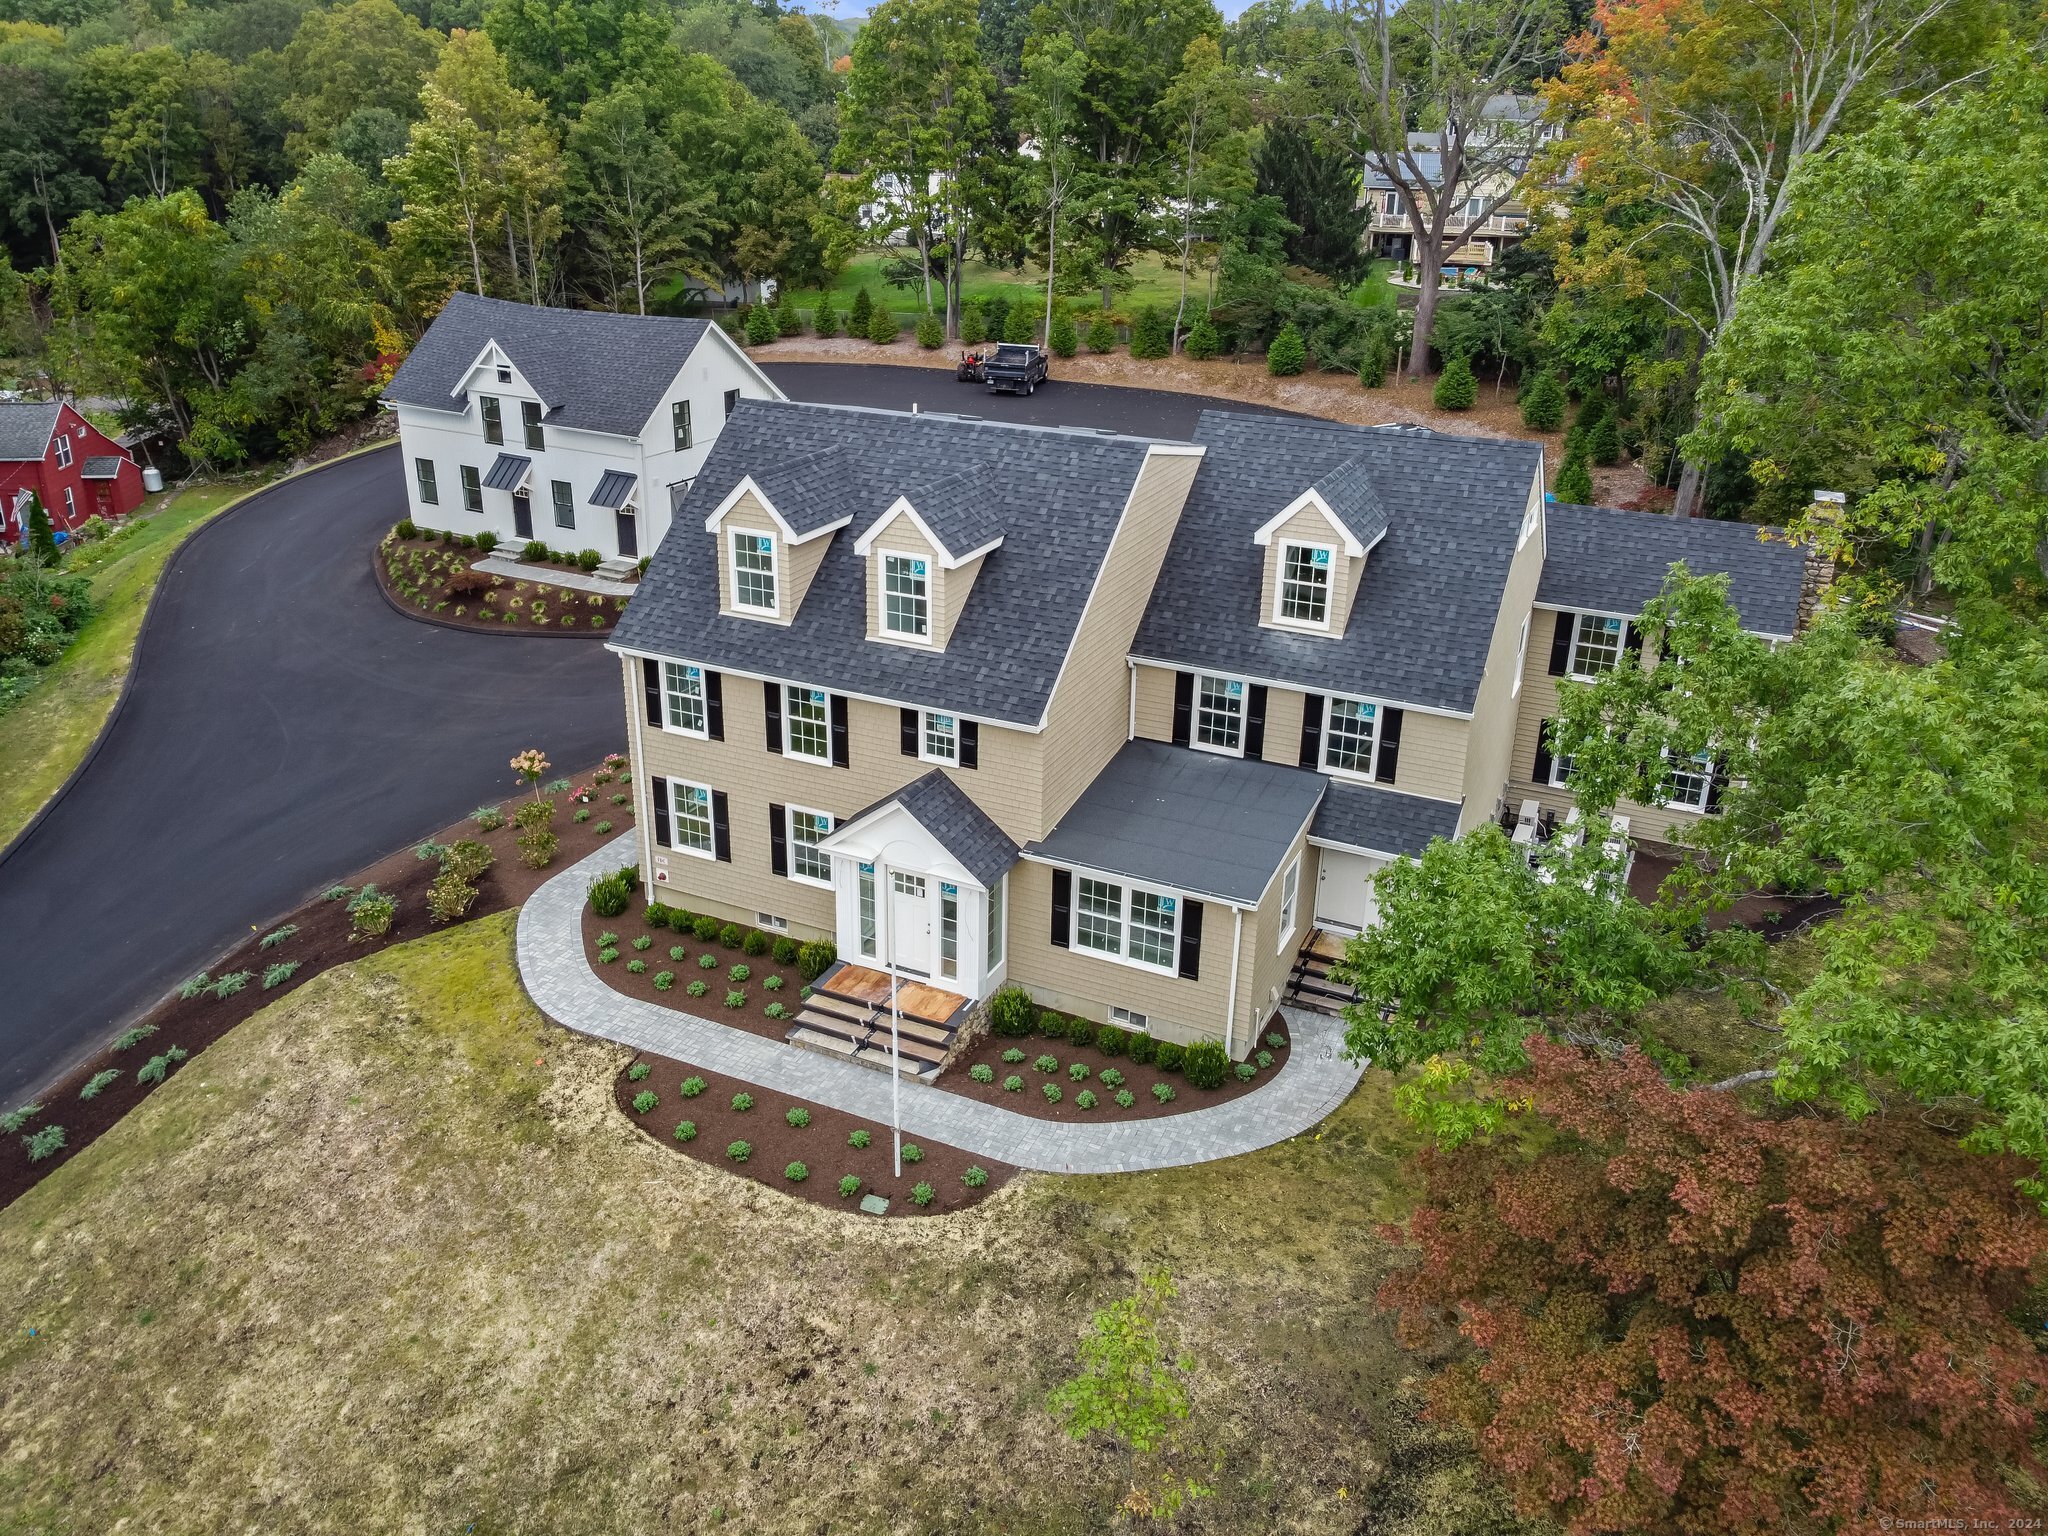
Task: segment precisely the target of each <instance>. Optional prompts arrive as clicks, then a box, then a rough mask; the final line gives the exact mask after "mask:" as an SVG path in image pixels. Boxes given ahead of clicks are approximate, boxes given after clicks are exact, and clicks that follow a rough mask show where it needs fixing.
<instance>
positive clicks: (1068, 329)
mask: <svg viewBox="0 0 2048 1536" xmlns="http://www.w3.org/2000/svg"><path fill="white" fill-rule="evenodd" d="M1050 345H1051V347H1052V355H1053V356H1054V357H1072V356H1073V355H1074V353H1075V352H1077V351H1078V350H1080V346H1081V337H1080V334H1079V333H1078V332H1077V331H1076V330H1075V329H1074V317H1073V316H1072V315H1070V314H1068V313H1067V312H1066V311H1065V310H1064V309H1063V310H1061V311H1059V312H1058V313H1057V314H1055V315H1054V316H1053V317H1052V336H1051V339H1050Z"/></svg>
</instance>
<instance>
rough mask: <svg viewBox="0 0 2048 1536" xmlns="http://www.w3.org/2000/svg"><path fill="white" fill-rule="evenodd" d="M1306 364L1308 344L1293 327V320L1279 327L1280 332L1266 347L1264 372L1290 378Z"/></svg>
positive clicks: (1276, 376) (1277, 376)
mask: <svg viewBox="0 0 2048 1536" xmlns="http://www.w3.org/2000/svg"><path fill="white" fill-rule="evenodd" d="M1307 365H1308V346H1307V344H1306V343H1305V342H1303V341H1302V339H1301V332H1300V331H1298V330H1296V329H1295V328H1294V322H1293V321H1291V320H1290V321H1288V323H1287V324H1286V325H1284V326H1282V327H1281V328H1280V334H1279V335H1278V336H1275V337H1274V338H1273V341H1272V344H1271V345H1270V346H1268V347H1267V348H1266V372H1268V373H1270V374H1272V375H1273V376H1274V377H1275V378H1291V377H1292V376H1293V375H1295V374H1297V373H1299V372H1301V370H1302V369H1303V368H1304V367H1306V366H1307Z"/></svg>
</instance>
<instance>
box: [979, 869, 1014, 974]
mask: <svg viewBox="0 0 2048 1536" xmlns="http://www.w3.org/2000/svg"><path fill="white" fill-rule="evenodd" d="M1009 883H1010V877H1009V876H1008V875H1001V876H998V877H997V879H996V883H995V884H994V885H992V886H990V887H989V888H988V889H987V890H985V891H983V892H982V894H981V921H982V934H981V949H982V959H983V962H984V969H983V971H982V975H983V976H984V977H988V976H992V975H994V974H995V973H996V972H997V971H999V970H1001V969H1002V965H1003V960H1004V958H1005V956H1006V954H1007V952H1008V949H1009V945H1008V943H1007V942H1006V941H1007V940H1008V938H1009V935H1008V934H1007V933H1005V932H1004V929H1005V928H1006V927H1007V926H1008V924H1009V921H1010V902H1009V892H1008V890H1007V889H1006V888H1007V887H1008V885H1009Z"/></svg>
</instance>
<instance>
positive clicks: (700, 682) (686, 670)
mask: <svg viewBox="0 0 2048 1536" xmlns="http://www.w3.org/2000/svg"><path fill="white" fill-rule="evenodd" d="M661 691H662V697H663V699H664V700H665V713H666V715H667V717H668V728H669V729H670V730H672V731H682V732H684V733H685V734H686V735H690V736H702V735H704V734H705V730H706V727H705V720H704V669H703V668H702V667H686V666H684V665H683V664H682V663H681V662H679V661H665V662H663V663H662V664H661Z"/></svg>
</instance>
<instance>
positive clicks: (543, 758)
mask: <svg viewBox="0 0 2048 1536" xmlns="http://www.w3.org/2000/svg"><path fill="white" fill-rule="evenodd" d="M552 766H553V764H551V763H549V762H548V760H547V754H546V753H544V752H542V751H541V750H540V748H539V747H528V748H527V749H526V750H525V751H524V752H522V753H520V754H519V755H518V756H517V757H515V758H513V759H512V771H513V772H514V773H516V774H518V775H519V782H520V783H522V784H531V785H532V786H533V798H534V799H536V800H538V799H540V781H541V775H542V774H544V773H546V772H547V771H548V769H549V768H550V767H552Z"/></svg>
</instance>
